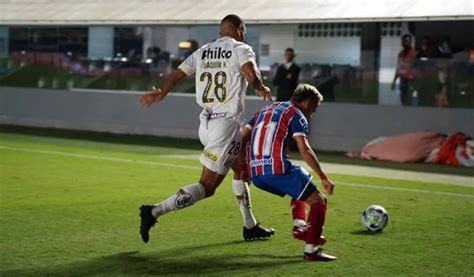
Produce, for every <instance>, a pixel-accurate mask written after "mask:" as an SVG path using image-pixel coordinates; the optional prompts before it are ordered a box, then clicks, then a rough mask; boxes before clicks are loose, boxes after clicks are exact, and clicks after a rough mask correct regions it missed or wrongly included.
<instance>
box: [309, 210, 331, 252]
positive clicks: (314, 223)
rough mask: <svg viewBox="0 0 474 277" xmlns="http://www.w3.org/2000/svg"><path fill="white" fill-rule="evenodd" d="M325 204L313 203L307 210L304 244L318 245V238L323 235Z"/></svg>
mask: <svg viewBox="0 0 474 277" xmlns="http://www.w3.org/2000/svg"><path fill="white" fill-rule="evenodd" d="M326 208H327V204H326V203H324V204H323V203H319V202H318V203H315V204H312V205H311V209H310V210H309V217H308V221H309V224H308V225H309V226H308V233H307V234H306V240H305V241H306V243H309V244H314V245H318V244H319V238H320V237H321V235H322V233H323V226H324V221H325V220H326Z"/></svg>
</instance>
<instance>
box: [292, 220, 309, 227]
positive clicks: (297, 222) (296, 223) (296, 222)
mask: <svg viewBox="0 0 474 277" xmlns="http://www.w3.org/2000/svg"><path fill="white" fill-rule="evenodd" d="M293 226H297V227H300V228H303V229H304V228H306V227H308V225H307V224H306V221H304V220H302V219H298V218H297V219H295V220H294V221H293Z"/></svg>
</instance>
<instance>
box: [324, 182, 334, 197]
mask: <svg viewBox="0 0 474 277" xmlns="http://www.w3.org/2000/svg"><path fill="white" fill-rule="evenodd" d="M322 183H323V187H324V189H325V190H326V191H327V192H328V194H329V195H332V194H333V193H334V184H333V183H332V182H331V181H330V180H323V181H322Z"/></svg>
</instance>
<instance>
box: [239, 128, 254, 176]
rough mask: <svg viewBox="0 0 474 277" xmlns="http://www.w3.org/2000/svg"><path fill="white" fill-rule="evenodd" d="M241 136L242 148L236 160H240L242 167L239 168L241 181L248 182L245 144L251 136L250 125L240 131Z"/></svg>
mask: <svg viewBox="0 0 474 277" xmlns="http://www.w3.org/2000/svg"><path fill="white" fill-rule="evenodd" d="M240 134H241V136H242V147H241V148H240V153H239V156H238V157H237V159H238V160H240V164H241V165H242V167H241V175H240V177H241V179H242V180H244V181H245V182H250V180H249V179H250V176H249V174H248V172H247V161H246V157H247V155H248V153H247V144H248V143H249V141H250V135H251V134H252V127H251V126H250V125H248V124H247V125H246V126H244V128H242V131H241V132H240Z"/></svg>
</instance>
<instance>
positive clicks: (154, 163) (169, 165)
mask: <svg viewBox="0 0 474 277" xmlns="http://www.w3.org/2000/svg"><path fill="white" fill-rule="evenodd" d="M0 149H2V150H10V151H20V152H29V153H38V154H46V155H53V156H64V157H74V158H83V159H92V160H100V161H114V162H122V163H133V164H145V165H159V166H168V167H178V168H184V169H201V167H197V166H192V165H181V164H170V163H160V162H154V161H145V160H134V159H125V158H115V157H105V156H96V155H88V154H78V153H68V152H61V151H51V150H36V149H28V148H16V147H6V146H2V145H0Z"/></svg>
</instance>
